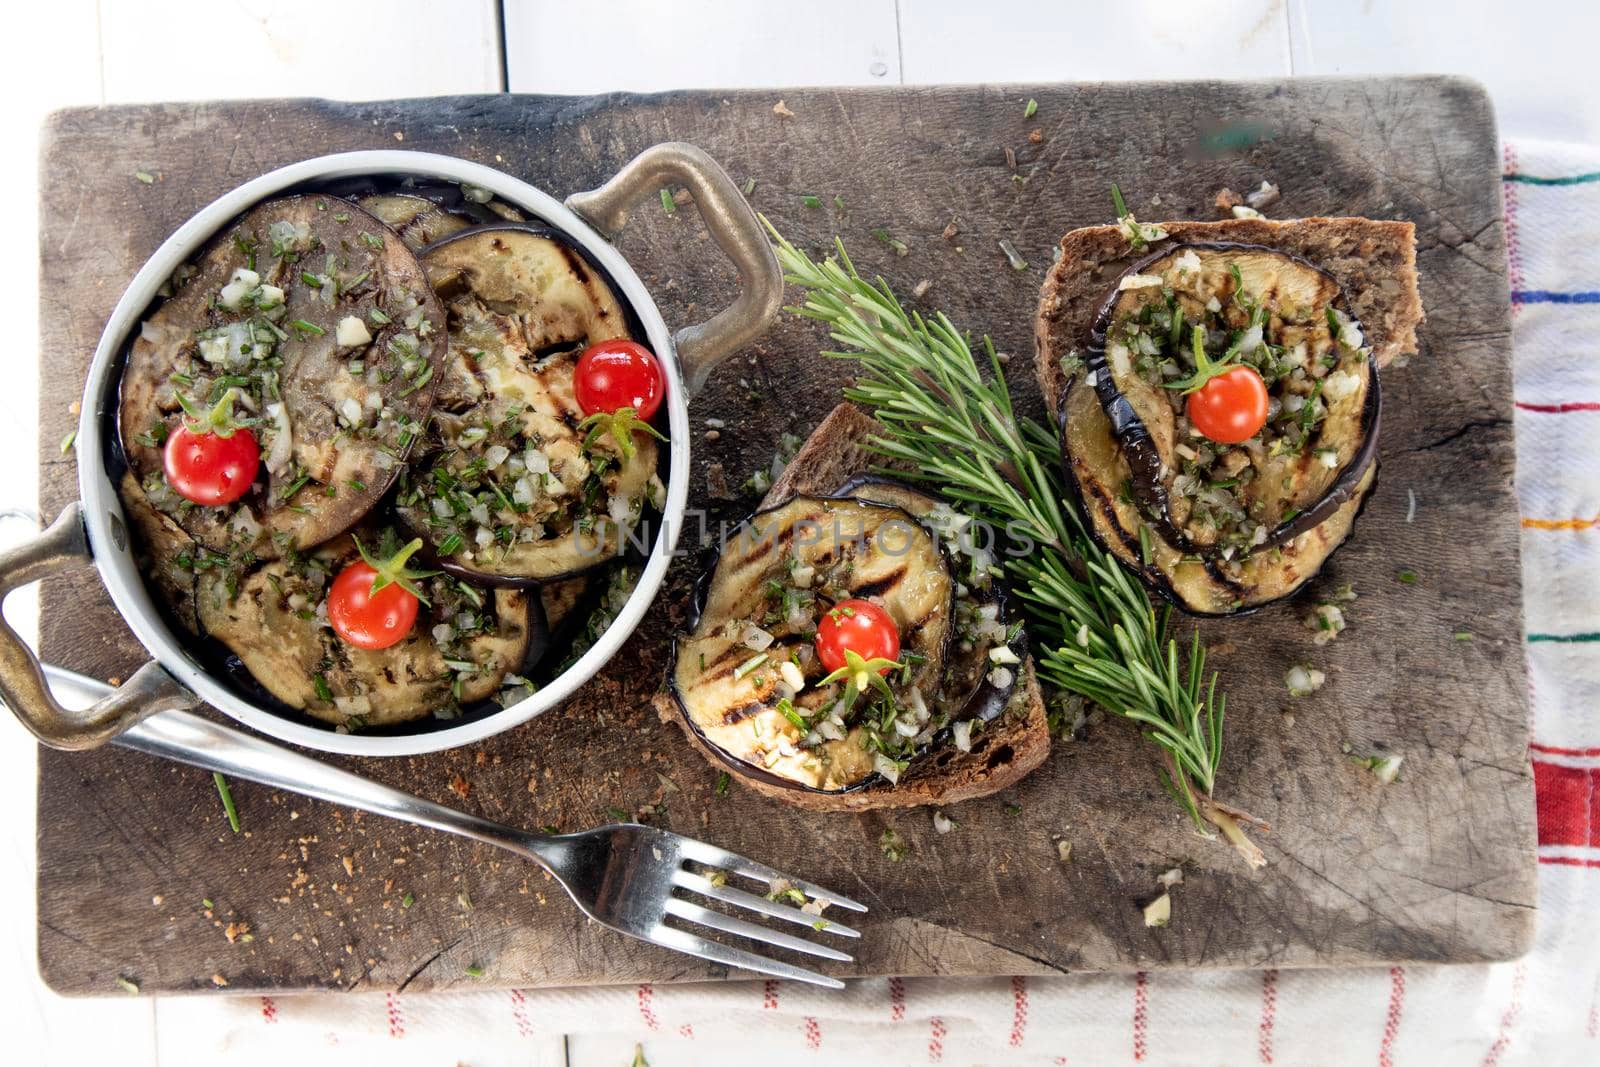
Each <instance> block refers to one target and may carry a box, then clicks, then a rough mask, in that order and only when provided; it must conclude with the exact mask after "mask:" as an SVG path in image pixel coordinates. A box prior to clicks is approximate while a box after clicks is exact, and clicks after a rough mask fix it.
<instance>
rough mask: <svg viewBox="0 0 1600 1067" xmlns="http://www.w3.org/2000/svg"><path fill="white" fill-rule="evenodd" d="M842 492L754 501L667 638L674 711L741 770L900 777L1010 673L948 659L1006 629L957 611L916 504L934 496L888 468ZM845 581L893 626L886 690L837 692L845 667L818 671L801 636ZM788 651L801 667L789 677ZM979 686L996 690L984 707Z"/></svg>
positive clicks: (945, 564)
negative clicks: (679, 631) (896, 643)
mask: <svg viewBox="0 0 1600 1067" xmlns="http://www.w3.org/2000/svg"><path fill="white" fill-rule="evenodd" d="M852 492H854V493H856V494H857V495H855V496H844V497H810V496H797V497H794V498H793V499H791V500H789V501H787V502H785V503H783V504H780V505H778V506H777V507H775V508H772V509H770V510H767V511H763V512H758V513H757V514H756V515H754V516H752V518H751V519H750V521H749V522H748V523H746V524H745V526H743V527H741V529H740V531H739V532H738V533H737V534H735V535H734V537H733V538H732V539H731V540H730V541H729V543H728V544H727V545H725V546H724V548H723V549H722V551H721V553H720V555H719V556H718V558H717V560H716V562H715V564H714V566H713V567H712V568H711V569H710V570H709V571H708V572H707V574H706V576H705V578H704V579H703V582H702V586H701V589H700V593H699V603H698V604H697V608H696V616H695V617H694V619H693V620H692V628H691V631H690V632H689V633H688V634H686V635H684V636H682V637H681V638H680V639H679V640H678V642H677V644H676V647H675V649H674V662H673V665H672V668H671V679H670V685H671V689H672V692H673V695H674V697H675V698H676V701H677V704H678V708H679V711H680V712H681V713H682V714H683V715H684V718H685V721H686V722H687V723H688V724H689V726H690V728H691V729H692V730H693V731H694V732H695V734H696V736H698V737H699V738H700V739H701V740H703V741H704V742H705V743H706V745H707V746H708V747H709V748H710V749H711V750H712V751H715V752H716V753H718V754H719V755H720V756H721V757H722V759H723V761H724V762H725V763H727V764H728V766H729V767H731V768H733V769H734V770H737V771H738V772H739V773H741V774H744V775H750V776H754V777H757V778H760V779H762V780H763V781H766V782H769V783H773V784H777V785H781V786H784V787H788V788H796V789H805V790H811V791H815V792H827V793H840V792H847V791H849V790H852V789H858V788H860V787H862V786H865V785H867V784H869V783H871V782H874V781H876V780H878V779H880V778H885V777H886V778H889V779H890V780H894V779H896V778H898V776H899V774H900V772H901V771H902V770H904V768H905V766H906V765H907V764H908V763H909V761H910V760H911V759H913V758H915V757H916V756H917V755H919V754H921V753H922V752H924V751H926V750H927V748H928V747H929V746H930V744H932V743H933V742H934V741H935V739H936V738H937V737H939V736H942V735H943V734H944V733H945V732H946V727H948V726H949V724H950V723H951V722H952V721H953V720H956V719H958V717H960V716H982V715H987V716H988V717H991V718H992V717H993V715H994V714H998V712H999V710H1002V709H1003V707H1004V704H1005V699H1004V693H1005V692H1008V691H1009V690H1010V688H1011V685H1012V683H1013V678H1011V677H1006V676H1003V675H1000V674H999V670H1004V669H1005V668H999V670H997V671H996V672H995V673H996V677H995V678H993V679H979V680H975V679H974V676H973V674H972V673H971V672H970V671H968V670H966V669H964V668H963V666H962V665H960V664H958V663H956V660H957V659H964V660H966V661H967V662H971V663H977V664H979V665H981V670H982V671H984V672H987V671H988V670H989V664H990V657H989V656H988V654H987V649H988V648H990V647H994V646H996V645H998V644H1000V643H1003V642H1004V641H1005V638H1006V636H1007V635H1006V631H1005V628H1004V626H1003V624H1000V625H998V626H996V625H995V620H994V619H992V618H988V617H987V615H986V614H985V613H984V612H982V610H981V607H980V610H979V611H978V612H975V613H974V615H973V617H972V618H977V619H984V620H985V621H986V625H980V624H977V623H974V622H973V621H972V619H971V618H965V617H964V616H963V613H962V610H961V608H960V607H959V606H958V603H959V599H960V598H958V596H957V588H956V587H957V580H956V574H955V572H954V570H953V567H952V560H951V556H950V555H949V554H948V553H947V552H946V551H945V550H944V549H943V548H942V547H941V545H940V543H939V540H938V538H937V537H936V536H935V534H934V533H933V532H932V530H930V529H929V527H928V526H927V525H925V524H924V523H923V522H922V521H919V519H918V518H917V517H916V516H915V515H914V514H913V513H912V511H913V510H914V511H916V512H920V513H922V514H924V515H926V514H927V513H928V512H930V511H932V510H933V508H934V503H933V502H932V501H931V500H929V499H928V498H927V497H926V496H925V495H923V494H920V493H918V492H916V491H915V490H912V489H909V488H908V487H906V486H901V485H898V484H895V483H878V484H874V485H871V486H867V485H862V484H857V485H855V486H853V487H852ZM891 501H892V502H891ZM903 505H904V506H903ZM908 507H909V508H910V509H912V510H908ZM851 597H865V598H871V599H873V600H875V601H877V602H879V603H881V604H882V605H883V606H884V608H885V610H887V611H888V612H889V614H890V615H891V616H892V617H893V618H894V620H895V622H896V624H897V625H898V626H899V628H900V642H901V646H900V647H901V657H902V660H903V661H904V662H905V664H906V667H905V669H903V670H902V671H898V672H894V673H892V674H891V675H890V677H889V678H888V681H889V685H890V688H891V690H892V691H893V692H894V694H895V700H894V701H893V703H890V702H888V701H885V700H884V699H883V698H882V697H881V696H880V695H878V694H877V693H876V692H875V691H874V690H871V689H869V690H867V692H866V693H865V694H864V695H863V696H861V697H860V698H858V699H857V701H856V703H855V704H854V706H852V707H848V708H847V707H844V706H843V704H842V701H841V697H842V696H843V686H842V685H841V683H838V682H834V683H830V684H828V685H820V684H819V683H820V682H821V680H822V678H823V677H825V676H826V674H827V672H826V671H825V670H824V668H823V667H822V665H821V664H820V663H819V662H818V661H817V658H816V653H815V651H814V648H813V645H812V638H813V634H814V633H815V630H816V622H817V619H818V618H820V616H821V614H822V612H824V611H826V610H827V609H828V608H829V607H831V605H832V604H833V603H835V602H837V601H839V600H844V599H848V598H851ZM995 608H996V613H997V612H998V608H999V605H998V604H997V603H996V604H995ZM990 630H992V631H993V632H992V633H991V632H990ZM975 642H978V643H981V647H979V646H977V645H975ZM1009 659H1010V657H1009V656H1008V655H1005V654H1001V655H999V656H997V657H996V661H997V662H998V661H999V660H1009ZM786 664H792V665H793V667H794V668H797V669H798V671H799V674H800V678H801V679H802V680H803V681H804V682H805V686H804V687H803V688H801V689H799V690H798V691H796V690H795V688H794V686H793V684H792V683H793V681H794V671H793V670H791V669H789V667H787V666H785V665H786ZM786 675H787V676H788V677H787V678H786V677H785V676H786ZM995 683H999V684H995ZM985 686H988V687H989V688H991V689H993V690H994V691H995V692H996V693H998V694H1000V699H999V707H998V708H996V709H994V710H993V711H991V710H990V698H989V694H988V693H987V692H986V691H985ZM960 728H961V729H963V730H969V729H970V728H971V724H970V723H967V724H965V725H962V726H961V727H960Z"/></svg>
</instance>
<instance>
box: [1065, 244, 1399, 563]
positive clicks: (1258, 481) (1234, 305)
mask: <svg viewBox="0 0 1600 1067" xmlns="http://www.w3.org/2000/svg"><path fill="white" fill-rule="evenodd" d="M1342 305H1343V301H1342V298H1341V294H1340V291H1339V287H1338V285H1337V284H1336V283H1335V282H1334V280H1333V279H1332V278H1331V277H1329V276H1328V275H1327V274H1326V273H1324V272H1323V271H1321V270H1319V269H1317V268H1316V267H1314V266H1312V265H1311V264H1309V263H1306V262H1304V261H1303V260H1299V259H1296V258H1294V257H1292V256H1289V255H1286V254H1284V253H1281V252H1277V251H1274V250H1271V249H1265V248H1257V247H1253V246H1242V245H1185V246H1179V247H1176V248H1172V249H1169V250H1167V251H1166V252H1163V253H1161V254H1160V255H1159V256H1157V257H1155V258H1153V259H1151V260H1147V261H1146V262H1144V263H1143V264H1140V265H1139V266H1138V267H1137V268H1135V269H1134V270H1133V271H1130V272H1129V273H1127V274H1125V275H1123V276H1122V278H1121V279H1120V280H1119V282H1118V284H1117V290H1116V292H1115V293H1114V294H1113V296H1112V298H1111V299H1110V301H1109V302H1108V304H1107V311H1106V312H1105V313H1103V317H1102V326H1101V330H1102V331H1103V333H1102V336H1103V349H1097V351H1096V352H1094V353H1093V354H1092V355H1091V360H1090V365H1089V366H1088V368H1087V371H1088V374H1087V384H1089V385H1090V386H1091V387H1093V388H1094V390H1095V391H1096V393H1097V394H1098V395H1099V397H1100V400H1101V403H1102V405H1103V406H1105V408H1106V411H1107V413H1108V415H1110V417H1111V419H1112V422H1113V425H1114V426H1115V427H1116V428H1117V431H1118V433H1119V436H1121V437H1122V439H1123V442H1124V445H1125V447H1126V449H1127V451H1128V453H1129V466H1130V468H1131V474H1132V477H1131V479H1130V482H1129V484H1128V485H1126V486H1125V487H1124V488H1123V490H1122V491H1123V493H1124V494H1126V495H1127V496H1129V497H1131V498H1133V499H1134V500H1135V501H1136V502H1137V504H1138V506H1139V508H1140V510H1141V512H1142V513H1143V515H1144V517H1145V518H1146V520H1147V521H1149V522H1150V523H1152V524H1153V525H1154V527H1155V529H1156V531H1157V532H1158V533H1160V534H1161V535H1162V536H1163V537H1164V538H1165V540H1167V541H1168V542H1169V543H1171V544H1172V545H1173V546H1174V547H1176V548H1178V549H1180V550H1182V551H1184V552H1187V553H1189V554H1192V555H1199V556H1204V557H1206V558H1207V559H1209V560H1211V561H1213V563H1214V564H1215V565H1216V566H1218V567H1220V568H1221V569H1222V570H1223V571H1224V572H1225V573H1226V572H1228V571H1230V570H1233V571H1236V570H1237V566H1238V564H1240V563H1242V561H1243V560H1245V559H1247V558H1249V557H1250V555H1251V554H1252V553H1255V552H1258V551H1263V550H1271V549H1273V548H1275V547H1276V546H1277V545H1279V544H1281V543H1283V542H1284V541H1286V540H1288V539H1289V538H1291V537H1293V536H1295V535H1296V534H1298V533H1300V532H1303V530H1304V529H1305V528H1306V526H1305V523H1304V522H1299V523H1297V522H1296V521H1295V520H1296V519H1297V518H1300V517H1302V516H1304V515H1306V514H1307V513H1308V512H1309V511H1311V510H1312V509H1313V508H1315V507H1316V506H1317V505H1318V503H1319V502H1321V501H1323V500H1324V499H1325V498H1327V497H1328V496H1329V494H1330V493H1331V492H1332V491H1333V490H1334V488H1335V487H1336V485H1337V484H1339V483H1340V482H1341V481H1348V480H1350V479H1351V478H1353V477H1359V476H1360V474H1361V473H1362V472H1363V469H1364V468H1365V466H1366V465H1367V463H1368V461H1369V460H1370V451H1371V450H1370V448H1368V447H1365V446H1366V445H1367V443H1368V436H1369V432H1370V429H1371V424H1372V422H1373V417H1374V414H1375V409H1376V381H1375V372H1374V368H1373V364H1372V361H1371V358H1370V356H1371V350H1370V348H1368V347H1366V346H1365V344H1364V340H1363V337H1362V334H1361V329H1360V326H1359V324H1357V323H1356V322H1354V321H1353V320H1352V319H1351V318H1350V317H1349V315H1348V314H1347V313H1346V312H1345V311H1344V310H1343V306H1342ZM1097 340H1098V339H1097ZM1235 372H1236V373H1238V374H1240V375H1243V378H1242V379H1241V382H1240V383H1228V384H1229V386H1230V388H1231V387H1232V386H1233V385H1235V384H1244V385H1248V383H1249V382H1251V381H1254V382H1259V386H1257V388H1261V387H1264V395H1263V396H1262V397H1261V400H1260V403H1261V408H1260V410H1259V412H1258V414H1257V419H1256V421H1255V422H1254V423H1253V425H1255V426H1257V427H1259V428H1258V429H1256V430H1254V432H1251V431H1250V428H1249V425H1247V426H1246V428H1245V431H1244V433H1243V434H1239V435H1230V434H1229V433H1226V432H1223V431H1222V430H1221V429H1213V428H1212V424H1213V423H1214V422H1216V420H1217V418H1218V416H1217V411H1218V407H1217V405H1218V404H1222V405H1227V404H1229V403H1233V404H1239V403H1246V402H1247V401H1246V400H1245V399H1244V394H1243V393H1240V394H1239V395H1221V396H1220V399H1218V400H1217V401H1216V402H1214V403H1211V404H1209V405H1208V406H1206V407H1203V408H1197V400H1199V399H1201V398H1204V399H1207V400H1208V401H1210V400H1212V398H1211V397H1209V396H1207V391H1208V390H1212V389H1213V388H1217V387H1220V386H1221V385H1222V384H1223V378H1224V376H1226V375H1228V374H1230V373H1235ZM1223 414H1224V415H1227V414H1230V413H1229V412H1224V413H1223ZM1219 425H1225V423H1222V424H1219ZM1246 435H1247V436H1246ZM1219 438H1220V439H1219Z"/></svg>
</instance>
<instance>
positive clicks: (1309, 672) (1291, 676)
mask: <svg viewBox="0 0 1600 1067" xmlns="http://www.w3.org/2000/svg"><path fill="white" fill-rule="evenodd" d="M1327 680H1328V676H1327V675H1326V674H1323V673H1322V672H1321V671H1319V670H1317V669H1316V668H1314V667H1306V666H1302V665H1301V664H1298V663H1297V664H1295V665H1294V666H1293V667H1290V668H1289V670H1288V672H1287V673H1285V674H1284V676H1283V684H1284V685H1286V686H1287V687H1288V688H1289V695H1290V696H1292V697H1303V696H1307V695H1309V694H1311V693H1314V692H1316V691H1317V690H1318V689H1321V688H1322V684H1323V683H1324V682H1326V681H1327Z"/></svg>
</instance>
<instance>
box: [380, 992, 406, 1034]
mask: <svg viewBox="0 0 1600 1067" xmlns="http://www.w3.org/2000/svg"><path fill="white" fill-rule="evenodd" d="M383 998H384V1009H385V1011H386V1012H387V1014H388V1016H389V1036H390V1037H397V1038H398V1037H405V1036H406V1013H405V1011H404V1010H403V1009H402V1008H401V1007H400V998H399V997H397V996H395V995H394V994H393V993H385V994H384V995H383Z"/></svg>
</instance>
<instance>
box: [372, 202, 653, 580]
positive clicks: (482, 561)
mask: <svg viewBox="0 0 1600 1067" xmlns="http://www.w3.org/2000/svg"><path fill="white" fill-rule="evenodd" d="M423 261H424V263H425V265H426V266H427V269H428V274H429V277H430V278H431V279H432V280H433V284H434V287H435V289H436V290H437V292H438V293H439V296H440V298H441V299H442V300H443V301H444V302H445V304H446V306H447V308H448V322H449V327H448V331H449V358H448V365H447V369H446V373H445V376H444V377H445V380H444V384H443V385H442V386H441V387H440V391H439V398H438V401H437V404H436V407H435V410H434V413H433V417H432V419H431V422H430V426H429V431H428V445H427V449H426V452H425V454H424V455H422V456H420V457H419V458H418V459H417V460H416V461H415V462H413V464H412V467H411V470H410V472H409V475H408V479H407V482H406V484H405V486H404V487H403V488H402V490H401V493H400V497H399V501H398V509H397V510H398V514H399V516H400V519H401V521H402V522H403V523H405V524H406V526H407V527H409V528H410V529H411V530H413V531H415V532H416V534H417V535H418V536H421V537H422V538H423V539H424V540H425V541H427V542H428V544H429V545H430V546H431V548H432V551H433V554H434V556H435V558H436V559H437V560H438V562H439V565H440V566H442V567H444V568H446V569H447V570H450V571H451V572H452V573H456V574H460V575H462V576H464V577H467V578H469V579H471V580H473V581H478V582H484V583H488V584H502V585H519V586H520V585H529V584H535V583H540V582H547V581H552V580H555V579H558V578H564V577H569V576H571V575H574V574H577V573H579V572H582V571H584V570H588V569H589V568H592V567H595V566H597V565H599V564H601V563H604V562H606V561H607V560H610V559H612V558H613V557H615V556H616V555H617V553H618V552H620V551H621V549H622V548H623V547H624V546H625V544H626V542H627V532H628V531H630V530H631V529H632V528H633V527H635V526H636V525H638V523H639V521H640V519H641V517H642V513H643V510H644V507H645V505H646V504H647V503H655V504H659V501H660V499H661V497H662V494H663V489H662V486H661V482H660V479H659V478H658V477H657V475H656V466H657V458H658V453H657V449H656V442H655V440H654V439H652V438H651V437H650V436H648V435H647V434H645V433H644V432H642V431H634V432H633V433H632V434H631V435H629V440H627V441H626V442H624V443H622V444H619V443H618V442H617V441H616V440H614V439H613V438H612V437H611V435H609V434H606V433H588V432H585V431H583V430H581V429H580V427H579V424H580V423H581V422H582V421H583V418H584V414H583V411H582V410H581V409H580V408H579V407H578V403H577V400H576V399H575V397H574V396H573V391H572V375H573V369H574V367H575V366H576V363H577V357H578V355H579V354H580V353H581V351H582V350H583V349H584V348H585V347H587V346H588V345H590V344H593V343H595V342H597V341H602V340H608V339H611V338H615V337H626V336H627V335H628V334H627V324H626V316H625V315H624V313H623V309H622V307H621V305H620V304H619V303H618V301H617V298H616V296H615V295H614V294H613V293H612V292H611V289H610V287H609V286H608V285H607V284H606V283H605V281H604V279H602V278H601V277H600V276H599V274H597V273H596V272H594V271H593V270H592V269H591V268H589V266H588V265H587V264H586V263H585V262H584V260H583V259H582V257H580V256H579V255H578V254H577V253H576V252H575V251H573V250H572V249H571V248H570V247H568V246H567V245H566V244H565V243H564V242H562V241H560V240H558V239H556V238H554V237H552V236H550V235H548V234H546V233H544V232H542V231H538V230H534V229H531V228H527V227H512V226H497V227H480V228H478V229H475V230H472V231H469V232H466V233H463V234H461V235H460V236H458V237H455V238H451V239H449V240H446V241H444V242H441V243H440V244H438V245H435V246H433V247H432V248H430V249H428V250H427V251H426V252H425V253H424V256H423Z"/></svg>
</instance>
